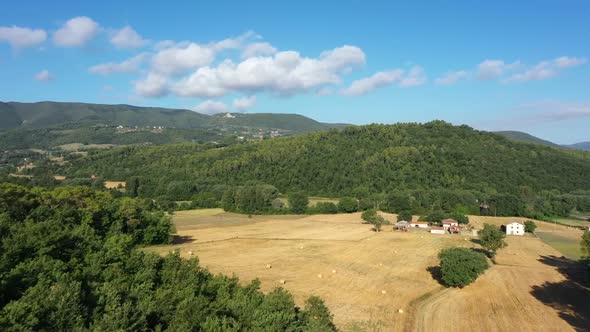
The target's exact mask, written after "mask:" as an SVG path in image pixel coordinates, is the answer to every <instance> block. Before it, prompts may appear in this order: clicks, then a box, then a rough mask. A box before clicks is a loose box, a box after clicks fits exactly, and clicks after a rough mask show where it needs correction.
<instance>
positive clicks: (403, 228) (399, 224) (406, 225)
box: [395, 220, 410, 231]
mask: <svg viewBox="0 0 590 332" xmlns="http://www.w3.org/2000/svg"><path fill="white" fill-rule="evenodd" d="M409 227H410V223H409V222H407V221H405V220H400V221H398V222H396V223H395V229H397V230H401V231H407V230H408V228H409Z"/></svg>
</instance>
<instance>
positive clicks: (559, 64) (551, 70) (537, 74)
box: [506, 56, 586, 82]
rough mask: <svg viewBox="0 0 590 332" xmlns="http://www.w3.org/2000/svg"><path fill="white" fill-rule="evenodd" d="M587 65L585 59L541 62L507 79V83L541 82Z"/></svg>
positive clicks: (566, 58)
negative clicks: (567, 70) (565, 70)
mask: <svg viewBox="0 0 590 332" xmlns="http://www.w3.org/2000/svg"><path fill="white" fill-rule="evenodd" d="M584 63H586V59H585V58H572V57H566V56H563V57H559V58H557V59H553V60H548V61H541V62H539V63H538V64H537V65H535V66H533V67H532V68H529V69H527V70H526V71H524V72H522V73H517V74H514V75H512V76H510V77H509V78H508V79H506V82H523V81H539V80H544V79H547V78H551V77H554V76H556V75H558V74H559V73H560V72H561V71H562V70H564V69H568V68H572V67H575V66H579V65H582V64H584Z"/></svg>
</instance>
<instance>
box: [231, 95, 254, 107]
mask: <svg viewBox="0 0 590 332" xmlns="http://www.w3.org/2000/svg"><path fill="white" fill-rule="evenodd" d="M255 104H256V96H250V97H242V98H238V99H235V100H234V102H233V107H234V108H235V109H236V110H238V111H245V110H247V109H249V108H252V107H253V106H254V105H255Z"/></svg>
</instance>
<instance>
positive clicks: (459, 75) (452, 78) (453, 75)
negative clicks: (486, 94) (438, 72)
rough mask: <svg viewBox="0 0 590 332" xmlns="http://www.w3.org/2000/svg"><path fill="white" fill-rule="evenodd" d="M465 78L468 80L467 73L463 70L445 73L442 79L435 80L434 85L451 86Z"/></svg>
mask: <svg viewBox="0 0 590 332" xmlns="http://www.w3.org/2000/svg"><path fill="white" fill-rule="evenodd" d="M467 78H469V73H468V72H466V71H464V70H460V71H453V72H449V73H446V74H445V75H444V76H443V77H439V78H437V79H435V80H434V83H435V84H437V85H451V84H455V83H457V82H459V81H461V80H464V79H467Z"/></svg>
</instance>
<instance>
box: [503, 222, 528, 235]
mask: <svg viewBox="0 0 590 332" xmlns="http://www.w3.org/2000/svg"><path fill="white" fill-rule="evenodd" d="M502 228H503V229H504V231H505V232H506V235H524V224H523V223H520V222H518V221H512V222H509V223H507V224H504V225H503V226H502Z"/></svg>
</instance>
